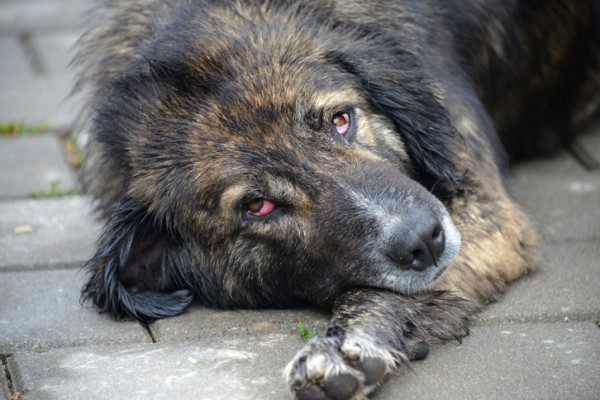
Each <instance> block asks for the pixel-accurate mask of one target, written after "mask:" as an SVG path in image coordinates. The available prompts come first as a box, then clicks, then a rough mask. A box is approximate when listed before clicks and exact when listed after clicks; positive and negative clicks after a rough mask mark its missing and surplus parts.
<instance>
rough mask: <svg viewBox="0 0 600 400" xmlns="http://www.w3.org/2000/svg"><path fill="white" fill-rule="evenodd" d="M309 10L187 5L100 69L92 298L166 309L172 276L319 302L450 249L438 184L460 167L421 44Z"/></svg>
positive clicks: (454, 235) (267, 296)
mask: <svg viewBox="0 0 600 400" xmlns="http://www.w3.org/2000/svg"><path fill="white" fill-rule="evenodd" d="M311 13H312V12H310V10H309V11H306V12H300V11H296V12H295V13H294V15H291V16H290V15H286V14H285V12H283V11H281V10H271V11H270V12H267V13H264V14H262V15H261V18H257V17H256V16H253V15H250V14H248V15H244V14H243V13H240V11H239V10H237V12H236V13H227V12H225V11H220V12H219V13H215V14H212V15H211V14H209V15H205V16H204V17H203V18H202V19H200V18H196V19H194V18H190V19H189V20H180V21H178V22H177V23H174V24H173V26H167V27H165V28H164V32H162V33H161V34H160V35H158V36H157V37H156V38H155V39H153V41H152V42H150V43H148V45H147V46H145V47H144V49H143V52H142V54H141V55H140V56H139V57H138V58H137V60H136V61H135V62H133V63H132V65H129V66H128V67H127V70H126V71H125V72H124V73H123V74H121V75H120V76H119V77H118V78H117V79H115V80H114V81H113V82H109V83H108V84H107V87H108V89H107V90H105V92H104V94H103V96H102V97H101V99H100V101H99V102H98V104H99V110H98V113H97V116H96V118H95V121H94V127H93V130H94V135H95V141H96V142H97V145H98V146H99V148H100V151H101V152H102V154H103V157H104V158H107V159H110V160H111V161H110V164H111V165H115V166H117V167H118V168H119V170H118V172H117V173H116V175H117V176H118V180H119V182H120V184H121V185H122V188H121V191H120V193H121V197H120V198H119V200H118V202H117V203H116V204H114V205H113V213H112V216H111V217H110V218H109V222H108V224H107V226H106V229H105V232H104V235H103V237H102V239H101V241H100V245H99V249H98V252H97V254H96V256H95V257H94V258H93V259H92V260H91V261H90V262H89V266H90V268H91V269H92V270H93V271H94V272H93V274H94V275H93V277H92V280H91V281H90V283H89V284H88V285H87V287H86V288H85V294H86V295H87V296H90V297H92V298H94V300H95V301H96V303H97V304H99V305H100V306H101V307H103V308H105V309H107V310H112V311H115V312H117V313H123V312H124V313H127V314H129V315H132V316H134V317H135V318H138V319H151V318H155V317H157V316H159V317H160V316H164V315H169V314H174V313H176V312H178V311H181V308H183V306H182V307H179V306H178V305H177V304H174V303H176V302H177V301H181V302H182V304H184V303H185V304H187V303H186V302H188V301H189V298H188V297H186V296H185V295H181V296H179V297H178V296H174V297H173V296H172V297H168V295H166V294H160V292H166V291H172V290H176V289H184V290H189V291H191V292H192V293H194V295H195V296H196V298H197V299H198V300H200V301H201V302H203V303H205V304H212V305H220V306H259V305H287V304H292V303H294V302H298V301H307V302H310V303H314V304H319V305H329V304H331V302H332V300H333V299H334V298H335V297H336V296H337V295H339V294H340V293H341V292H343V291H344V290H347V289H349V288H352V287H361V286H362V287H365V286H366V287H378V288H384V289H389V290H393V291H398V292H402V293H412V292H415V291H417V290H420V289H422V288H424V287H426V286H427V285H429V284H431V283H432V282H434V281H435V280H436V279H437V278H438V277H439V276H440V275H441V274H442V273H443V272H444V270H445V269H446V268H447V267H448V266H449V265H450V263H451V261H452V259H453V257H454V256H455V255H456V253H457V252H458V249H459V246H460V234H459V232H458V230H457V228H456V227H455V226H454V224H453V222H452V220H451V218H450V216H449V214H448V212H447V211H446V209H445V207H444V205H443V204H442V202H441V201H440V200H439V199H438V196H436V195H435V194H434V193H433V192H432V189H433V188H434V186H435V187H436V188H437V189H438V190H439V192H435V193H438V194H439V193H443V191H444V190H447V189H448V188H449V187H451V186H452V185H453V184H454V182H455V180H456V179H457V172H456V171H455V167H454V165H453V164H452V162H451V159H452V146H451V144H450V143H451V138H452V135H453V129H452V127H451V124H450V123H449V121H448V118H447V116H446V113H445V111H444V109H443V108H442V106H441V105H440V104H439V102H438V101H437V100H436V98H435V97H434V95H433V94H432V91H431V89H430V88H429V86H428V84H427V82H426V79H425V76H424V75H423V72H422V71H421V70H420V66H419V63H418V58H417V56H416V55H415V54H414V51H407V50H406V49H402V48H400V47H399V46H400V44H399V43H398V41H397V40H396V41H391V40H390V38H386V37H383V36H382V35H381V34H379V35H375V34H372V33H371V32H369V31H368V30H366V28H364V27H360V26H352V27H348V28H344V27H343V26H334V25H335V24H332V23H331V22H329V23H324V22H323V21H321V20H320V19H319V17H318V16H314V15H312V14H311ZM214 26H219V30H220V33H216V32H215V30H214V29H213V27H214ZM123 289H127V290H128V291H129V292H131V293H133V292H137V294H138V300H126V301H123V300H122V299H129V297H126V296H124V295H123V294H122V293H121V294H118V293H117V292H118V291H120V290H123ZM179 294H181V292H179ZM144 296H145V297H144ZM161 296H162V297H161ZM165 296H166V297H165ZM115 297H120V299H121V300H117V299H115ZM139 299H142V300H139ZM169 301H171V304H170V305H167V304H169ZM161 302H162V304H163V305H162V306H161V305H160V303H161ZM168 307H171V308H168Z"/></svg>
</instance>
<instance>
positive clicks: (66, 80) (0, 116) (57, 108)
mask: <svg viewBox="0 0 600 400" xmlns="http://www.w3.org/2000/svg"><path fill="white" fill-rule="evenodd" d="M0 51H3V50H2V49H0ZM72 84H73V78H72V76H71V75H68V74H66V73H65V74H62V75H53V76H33V77H28V71H27V73H26V72H22V71H15V72H11V73H2V74H1V75H0V85H1V87H2V92H0V121H25V123H26V124H27V125H38V124H48V125H49V126H50V128H52V129H54V130H58V131H66V130H69V129H71V127H72V126H73V124H74V122H75V120H76V118H77V116H78V114H79V111H80V109H81V104H82V97H81V96H69V93H70V91H71V87H72Z"/></svg>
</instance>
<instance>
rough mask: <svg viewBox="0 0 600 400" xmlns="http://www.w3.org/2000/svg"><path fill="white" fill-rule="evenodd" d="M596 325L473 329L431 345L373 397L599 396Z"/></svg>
mask: <svg viewBox="0 0 600 400" xmlns="http://www.w3.org/2000/svg"><path fill="white" fill-rule="evenodd" d="M599 343H600V329H598V327H597V326H596V325H594V324H592V323H572V324H561V323H555V324H526V325H506V326H502V327H475V328H473V329H472V331H471V335H470V336H469V337H468V338H466V339H465V340H464V341H463V344H462V345H460V346H457V345H452V344H447V345H445V346H440V347H436V348H433V349H432V352H431V354H430V355H429V357H428V358H427V359H426V360H424V361H421V362H415V363H413V364H412V368H413V370H412V371H410V370H407V369H403V370H401V371H400V372H399V373H398V374H396V375H395V376H394V377H392V378H391V379H390V381H389V383H388V384H387V385H386V386H384V387H383V389H382V391H381V392H380V393H379V394H378V395H377V396H374V397H373V400H396V399H403V400H409V399H430V400H436V399H443V400H469V399H487V400H494V399H589V400H592V399H598V393H600V380H598V377H599V376H600V345H599Z"/></svg>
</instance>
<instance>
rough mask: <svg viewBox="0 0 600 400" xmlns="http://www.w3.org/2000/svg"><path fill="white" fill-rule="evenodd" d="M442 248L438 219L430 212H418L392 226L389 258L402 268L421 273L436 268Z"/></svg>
mask: <svg viewBox="0 0 600 400" xmlns="http://www.w3.org/2000/svg"><path fill="white" fill-rule="evenodd" d="M445 245H446V239H445V235H444V229H443V227H442V224H441V222H440V220H439V219H438V218H437V217H436V216H435V215H434V214H433V213H432V212H430V211H425V210H418V211H415V212H413V213H411V214H410V215H409V216H407V217H406V218H404V219H403V221H402V222H401V223H399V224H398V225H397V226H395V227H394V232H393V234H392V237H391V240H390V244H389V248H388V256H389V257H390V258H391V259H392V260H393V261H394V262H395V263H396V264H398V265H399V266H400V267H401V268H404V269H414V270H418V271H422V270H425V269H427V268H429V267H431V266H433V265H436V263H437V261H438V259H439V257H440V255H441V254H442V252H443V251H444V248H445Z"/></svg>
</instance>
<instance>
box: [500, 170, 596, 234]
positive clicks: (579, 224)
mask: <svg viewBox="0 0 600 400" xmlns="http://www.w3.org/2000/svg"><path fill="white" fill-rule="evenodd" d="M511 189H512V191H513V193H514V195H515V198H516V199H517V201H518V202H519V203H520V204H522V205H523V206H524V209H525V210H526V211H527V212H528V214H529V215H530V216H531V217H532V218H533V220H534V221H535V222H536V223H537V225H538V226H539V230H540V232H541V233H542V236H543V237H544V239H546V241H547V242H555V241H561V240H575V239H592V238H595V239H600V207H599V205H600V173H598V172H582V173H579V174H573V175H570V174H569V175H562V174H558V175H556V174H554V173H553V171H551V170H548V171H547V172H545V173H540V172H539V171H536V170H535V169H531V170H530V169H526V168H524V169H521V170H519V171H518V173H516V172H515V173H514V174H513V176H512V179H511Z"/></svg>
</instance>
